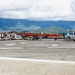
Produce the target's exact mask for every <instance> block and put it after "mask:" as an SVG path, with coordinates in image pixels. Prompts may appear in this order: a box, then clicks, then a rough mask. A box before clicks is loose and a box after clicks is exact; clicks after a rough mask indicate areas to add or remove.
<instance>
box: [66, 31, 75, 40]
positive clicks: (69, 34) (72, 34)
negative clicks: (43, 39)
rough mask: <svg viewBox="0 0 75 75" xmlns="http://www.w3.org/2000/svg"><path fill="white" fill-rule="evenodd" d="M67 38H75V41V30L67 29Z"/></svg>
mask: <svg viewBox="0 0 75 75" xmlns="http://www.w3.org/2000/svg"><path fill="white" fill-rule="evenodd" d="M65 39H66V40H68V41H71V40H74V41H75V31H70V30H68V31H67V34H66V35H65Z"/></svg>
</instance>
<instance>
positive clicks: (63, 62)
mask: <svg viewBox="0 0 75 75" xmlns="http://www.w3.org/2000/svg"><path fill="white" fill-rule="evenodd" d="M0 59H1V60H15V61H28V62H37V63H57V64H75V61H60V60H43V59H30V58H29V59H27V58H10V57H0Z"/></svg>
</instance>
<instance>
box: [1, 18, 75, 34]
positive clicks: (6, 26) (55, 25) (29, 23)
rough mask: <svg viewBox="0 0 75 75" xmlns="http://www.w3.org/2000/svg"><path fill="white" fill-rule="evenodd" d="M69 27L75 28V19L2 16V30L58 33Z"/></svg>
mask: <svg viewBox="0 0 75 75" xmlns="http://www.w3.org/2000/svg"><path fill="white" fill-rule="evenodd" d="M67 29H73V30H74V29H75V21H33V20H26V19H5V18H0V31H10V30H19V31H31V32H41V31H43V32H45V33H50V32H51V33H55V32H56V33H58V32H63V31H65V30H67Z"/></svg>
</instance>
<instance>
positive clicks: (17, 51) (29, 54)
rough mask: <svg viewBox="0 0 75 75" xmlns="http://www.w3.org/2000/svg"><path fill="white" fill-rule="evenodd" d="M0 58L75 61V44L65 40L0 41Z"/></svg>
mask: <svg viewBox="0 0 75 75" xmlns="http://www.w3.org/2000/svg"><path fill="white" fill-rule="evenodd" d="M0 57H12V58H31V59H46V60H47V59H48V60H64V61H75V42H74V41H65V40H64V39H58V40H56V41H55V40H54V39H42V40H38V41H28V40H8V41H0Z"/></svg>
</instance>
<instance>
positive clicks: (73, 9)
mask: <svg viewBox="0 0 75 75" xmlns="http://www.w3.org/2000/svg"><path fill="white" fill-rule="evenodd" d="M74 4H75V1H74V0H15V1H14V0H7V1H6V0H0V17H1V18H17V19H30V20H75V16H74V13H75V5H74Z"/></svg>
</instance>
